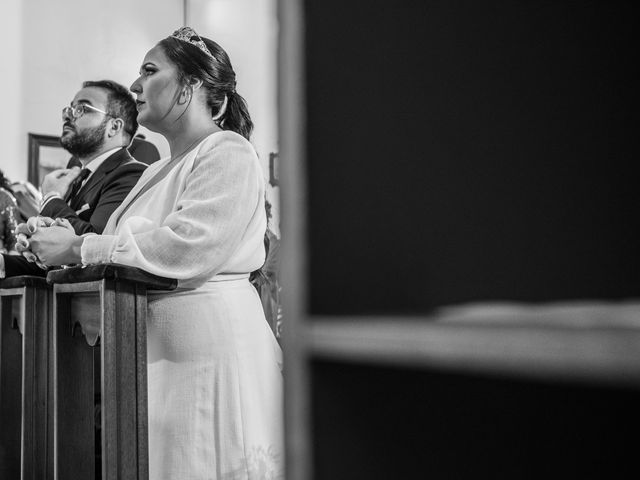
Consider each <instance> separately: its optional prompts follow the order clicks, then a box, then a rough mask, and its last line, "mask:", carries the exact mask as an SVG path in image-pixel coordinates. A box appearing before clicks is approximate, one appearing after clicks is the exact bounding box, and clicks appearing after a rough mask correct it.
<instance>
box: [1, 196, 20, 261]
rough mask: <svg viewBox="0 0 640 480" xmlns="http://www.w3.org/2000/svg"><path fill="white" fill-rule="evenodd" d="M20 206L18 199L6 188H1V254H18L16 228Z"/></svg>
mask: <svg viewBox="0 0 640 480" xmlns="http://www.w3.org/2000/svg"><path fill="white" fill-rule="evenodd" d="M17 215H18V204H17V203H16V199H15V198H14V197H13V195H11V193H9V192H8V191H7V190H5V189H4V188H0V253H17V252H16V251H15V247H16V234H15V232H16V226H17V225H18V221H17Z"/></svg>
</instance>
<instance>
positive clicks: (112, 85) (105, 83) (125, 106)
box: [82, 80, 138, 143]
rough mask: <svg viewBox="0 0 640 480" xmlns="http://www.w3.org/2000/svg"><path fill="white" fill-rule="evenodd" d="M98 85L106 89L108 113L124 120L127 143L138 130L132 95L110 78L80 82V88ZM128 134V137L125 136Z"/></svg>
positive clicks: (136, 113)
mask: <svg viewBox="0 0 640 480" xmlns="http://www.w3.org/2000/svg"><path fill="white" fill-rule="evenodd" d="M87 87H98V88H104V89H105V90H107V91H108V92H109V93H108V96H107V100H108V101H109V106H108V110H109V114H110V115H113V116H114V117H118V118H121V119H122V121H123V122H124V126H123V130H124V132H125V134H126V135H125V140H128V141H129V143H130V142H131V140H132V139H133V137H134V135H135V134H136V131H137V130H138V120H137V118H138V110H137V108H136V102H135V100H134V99H133V95H132V94H131V92H129V90H128V89H126V88H125V87H123V86H122V85H120V84H119V83H116V82H114V81H111V80H97V81H87V82H84V83H83V84H82V88H87ZM127 136H128V138H126V137H127Z"/></svg>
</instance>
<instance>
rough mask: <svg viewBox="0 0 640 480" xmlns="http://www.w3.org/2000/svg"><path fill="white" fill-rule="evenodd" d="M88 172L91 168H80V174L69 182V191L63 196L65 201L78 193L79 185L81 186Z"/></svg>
mask: <svg viewBox="0 0 640 480" xmlns="http://www.w3.org/2000/svg"><path fill="white" fill-rule="evenodd" d="M90 173H91V170H89V169H88V168H83V169H82V170H80V174H79V175H78V176H77V177H76V178H75V180H74V181H73V182H71V186H70V187H69V192H68V193H67V195H66V196H65V197H64V201H65V202H67V203H69V201H70V200H71V199H72V198H75V196H76V195H77V194H78V191H79V190H80V187H82V182H83V181H84V179H85V178H87V177H88V176H89V174H90Z"/></svg>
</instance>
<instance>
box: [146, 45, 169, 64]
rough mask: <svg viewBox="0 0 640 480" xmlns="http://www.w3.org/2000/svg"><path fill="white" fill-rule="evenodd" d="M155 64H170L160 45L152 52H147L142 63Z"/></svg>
mask: <svg viewBox="0 0 640 480" xmlns="http://www.w3.org/2000/svg"><path fill="white" fill-rule="evenodd" d="M147 62H153V63H168V62H169V59H168V58H167V56H166V55H165V53H164V50H163V49H162V47H161V46H160V45H156V46H155V47H153V48H152V49H151V50H149V51H148V52H147V54H146V55H145V56H144V60H143V61H142V63H143V64H144V63H147Z"/></svg>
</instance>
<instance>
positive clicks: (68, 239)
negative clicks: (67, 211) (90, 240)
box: [16, 217, 81, 268]
mask: <svg viewBox="0 0 640 480" xmlns="http://www.w3.org/2000/svg"><path fill="white" fill-rule="evenodd" d="M16 234H17V235H16V239H17V243H16V250H17V251H18V252H20V253H21V254H22V255H23V256H24V257H25V258H26V259H27V260H29V261H30V262H35V263H36V264H37V265H38V266H40V267H42V268H47V267H50V266H54V265H65V264H69V263H77V262H78V257H79V255H77V254H74V251H73V245H74V243H76V241H77V239H80V238H81V237H78V236H77V235H76V233H75V231H74V229H73V227H72V226H71V224H70V223H69V221H68V220H67V219H65V218H56V219H55V220H54V219H52V218H49V217H31V218H29V219H28V220H27V222H26V223H21V224H20V225H18V226H17V227H16Z"/></svg>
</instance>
